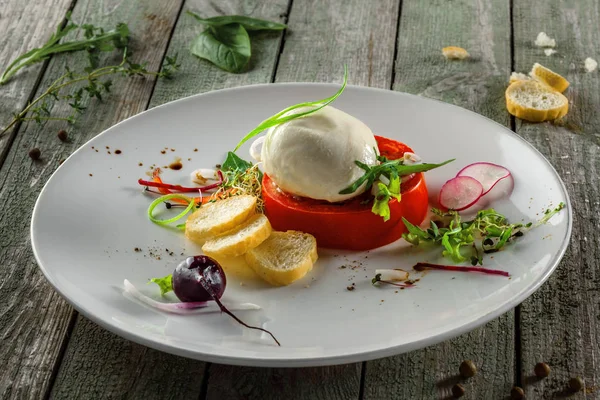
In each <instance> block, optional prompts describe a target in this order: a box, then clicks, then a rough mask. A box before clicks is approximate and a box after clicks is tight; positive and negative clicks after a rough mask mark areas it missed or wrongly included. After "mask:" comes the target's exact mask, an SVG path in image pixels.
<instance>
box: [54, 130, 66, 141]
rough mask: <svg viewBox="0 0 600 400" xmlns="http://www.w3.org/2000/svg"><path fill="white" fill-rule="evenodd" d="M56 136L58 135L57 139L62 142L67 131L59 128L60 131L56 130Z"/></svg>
mask: <svg viewBox="0 0 600 400" xmlns="http://www.w3.org/2000/svg"><path fill="white" fill-rule="evenodd" d="M56 136H58V139H59V140H60V141H61V142H64V141H66V140H67V131H65V130H64V129H61V130H60V131H58V135H56Z"/></svg>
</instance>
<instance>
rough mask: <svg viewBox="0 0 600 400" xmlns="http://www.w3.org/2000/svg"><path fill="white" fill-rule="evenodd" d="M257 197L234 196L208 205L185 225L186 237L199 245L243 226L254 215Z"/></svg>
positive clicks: (190, 217)
mask: <svg viewBox="0 0 600 400" xmlns="http://www.w3.org/2000/svg"><path fill="white" fill-rule="evenodd" d="M255 209H256V197H254V196H250V195H240V196H232V197H228V198H226V199H223V200H217V201H215V202H213V203H206V204H204V205H203V206H202V207H200V208H199V209H198V210H197V211H195V212H194V213H193V214H192V215H190V216H189V217H188V219H187V221H186V223H185V235H186V236H187V237H188V238H189V239H190V240H193V241H194V242H196V243H198V244H204V242H206V241H207V240H208V239H210V238H212V237H214V236H218V235H221V234H223V233H225V232H227V231H229V230H232V229H234V228H236V227H237V226H239V225H241V224H242V223H243V222H244V221H246V220H247V219H248V218H250V217H251V216H252V215H254V213H255Z"/></svg>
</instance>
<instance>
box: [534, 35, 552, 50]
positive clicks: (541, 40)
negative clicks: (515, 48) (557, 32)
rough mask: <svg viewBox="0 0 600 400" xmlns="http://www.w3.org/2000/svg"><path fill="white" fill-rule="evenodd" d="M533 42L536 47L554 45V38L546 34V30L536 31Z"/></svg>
mask: <svg viewBox="0 0 600 400" xmlns="http://www.w3.org/2000/svg"><path fill="white" fill-rule="evenodd" d="M534 44H535V45H536V46H537V47H556V40H554V39H552V38H551V37H550V36H548V35H546V32H540V33H538V35H537V38H536V39H535V42H534Z"/></svg>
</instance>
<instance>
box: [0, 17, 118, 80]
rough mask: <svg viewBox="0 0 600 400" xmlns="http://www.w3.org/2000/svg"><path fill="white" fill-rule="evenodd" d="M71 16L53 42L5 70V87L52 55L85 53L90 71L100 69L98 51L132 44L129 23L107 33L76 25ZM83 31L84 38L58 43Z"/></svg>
mask: <svg viewBox="0 0 600 400" xmlns="http://www.w3.org/2000/svg"><path fill="white" fill-rule="evenodd" d="M70 16H71V15H70V13H69V14H67V20H68V21H69V23H68V24H67V25H66V26H64V27H62V26H61V25H62V24H61V25H59V26H58V27H57V28H56V31H55V32H54V33H53V34H52V36H50V39H48V41H47V42H46V43H45V44H44V45H43V46H42V47H37V48H34V49H31V50H29V51H28V52H26V53H24V54H22V55H20V56H19V57H17V58H16V59H15V60H13V61H12V62H11V63H10V64H9V65H8V67H7V68H6V70H5V71H4V72H3V73H2V75H0V85H4V84H5V83H6V82H7V81H8V80H9V79H10V78H11V77H12V76H13V75H15V74H16V73H17V72H18V71H19V70H20V69H22V68H24V67H27V66H29V65H33V64H36V63H39V62H42V61H44V60H47V59H48V58H49V57H50V56H51V55H53V54H58V53H66V52H73V51H80V50H85V51H87V52H88V57H89V60H90V71H91V70H92V69H93V68H96V67H97V62H98V55H97V53H98V52H99V51H112V50H114V49H123V48H125V47H126V46H127V44H128V42H129V28H128V27H127V25H126V24H123V23H119V24H117V26H116V27H115V29H112V30H110V31H107V32H105V31H104V29H103V28H98V27H95V26H93V25H90V24H84V25H77V24H75V23H73V22H71V21H70ZM77 28H80V29H82V30H83V33H84V39H81V40H74V41H70V42H64V43H59V42H60V40H61V39H63V38H64V37H65V36H67V34H69V32H71V31H73V30H75V29H77Z"/></svg>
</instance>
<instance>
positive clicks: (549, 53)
mask: <svg viewBox="0 0 600 400" xmlns="http://www.w3.org/2000/svg"><path fill="white" fill-rule="evenodd" d="M544 53H545V54H546V55H547V56H548V57H550V56H551V55H552V54H554V53H556V50H554V49H544Z"/></svg>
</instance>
